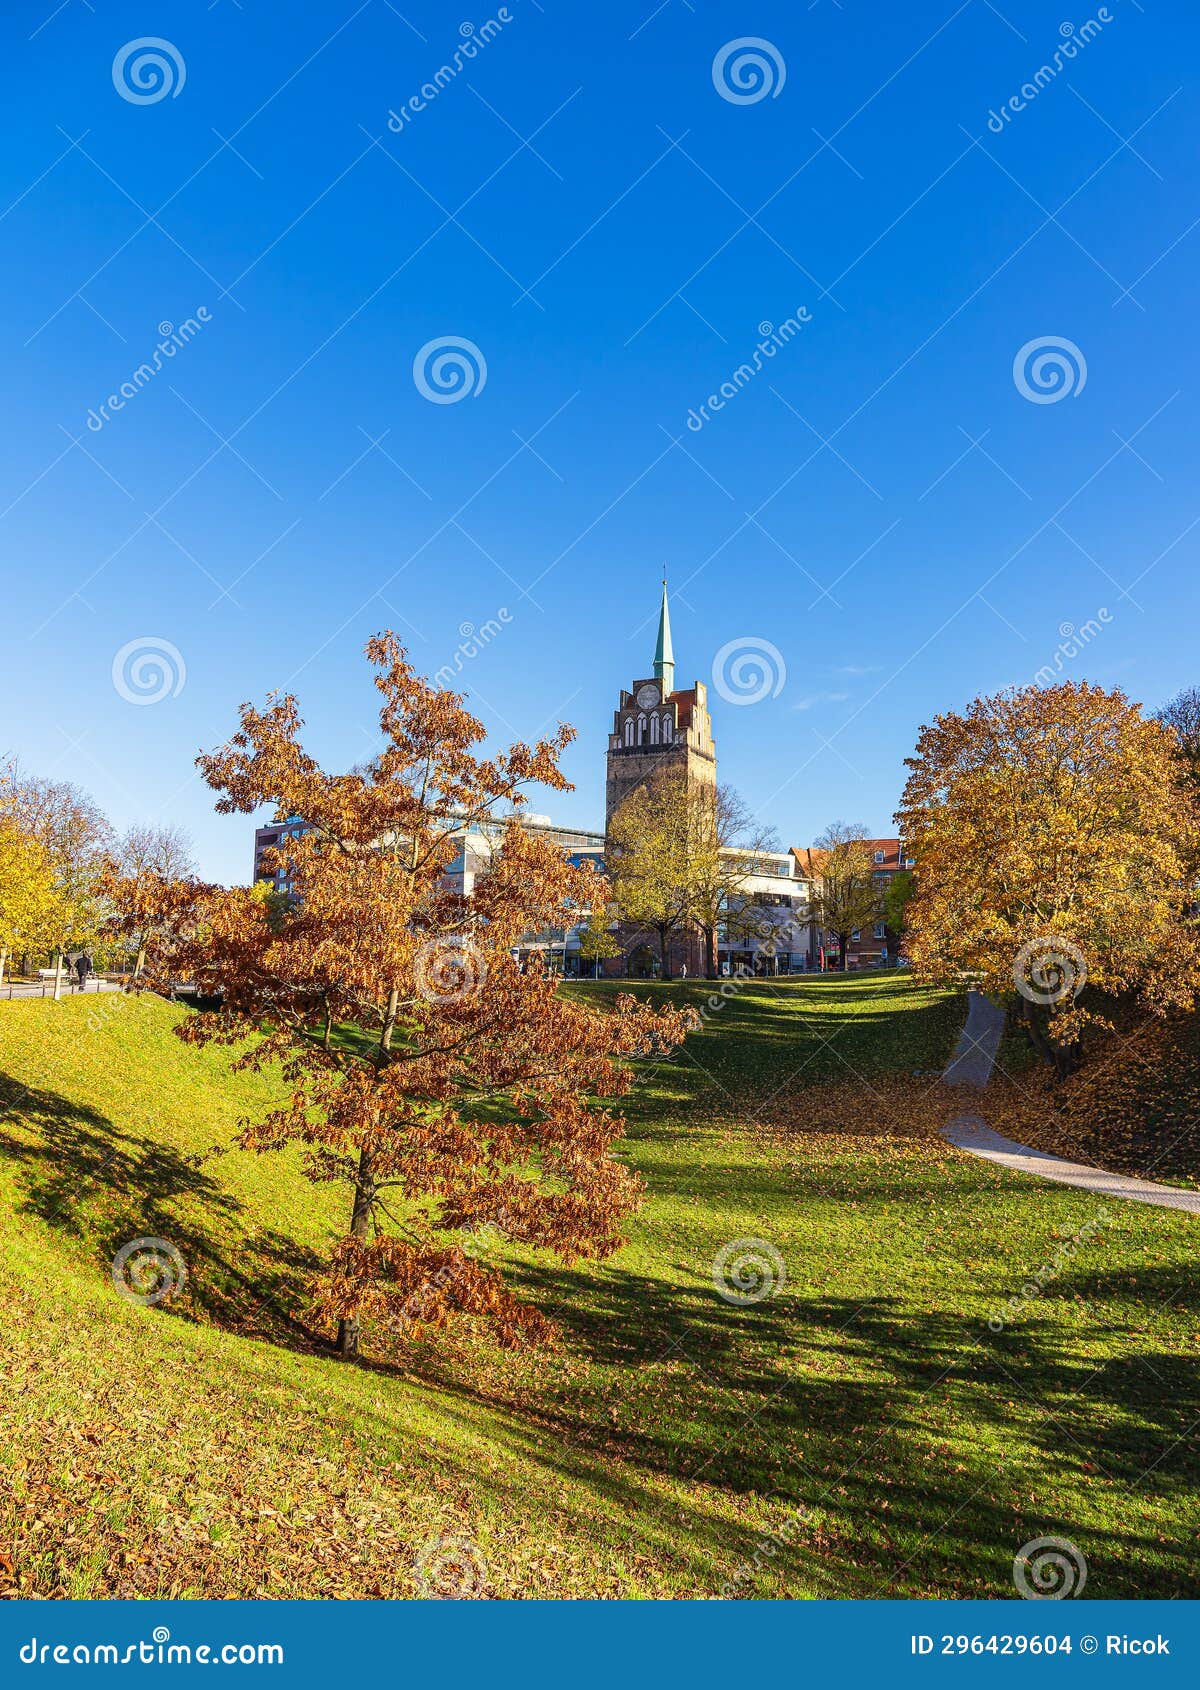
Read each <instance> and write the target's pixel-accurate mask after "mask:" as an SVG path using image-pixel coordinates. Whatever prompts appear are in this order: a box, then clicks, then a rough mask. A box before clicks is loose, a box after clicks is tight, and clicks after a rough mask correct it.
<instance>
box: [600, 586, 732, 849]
mask: <svg viewBox="0 0 1200 1690" xmlns="http://www.w3.org/2000/svg"><path fill="white" fill-rule="evenodd" d="M664 770H670V771H672V772H674V771H678V772H680V773H681V774H683V775H684V777H685V778H686V780H687V782H688V784H689V785H692V784H699V783H700V782H705V783H707V784H708V785H709V786H714V785H715V784H716V779H717V749H716V746H715V745H714V744H713V736H712V722H711V720H710V719H709V714H708V689H707V688H706V687H705V685H704V683H703V681H695V682H694V683H693V684H692V685H691V686H690V687H689V688H688V689H687V690H686V692H676V691H675V654H674V651H673V649H672V646H671V614H670V611H669V609H668V607H667V583H666V581H665V580H664V581H663V590H662V607H661V609H660V610H659V613H658V644H657V645H656V647H655V650H654V673H653V675H648V676H646V678H645V679H644V680H640V681H634V683H633V687H632V689H631V690H630V691H629V692H625V691H624V690H622V692H621V702H620V703H619V704H618V706H617V709H616V713H615V715H614V717H613V731H612V733H611V734H610V735H609V740H608V780H607V783H606V787H605V805H604V826H605V831H606V832H607V831H608V826H609V823H610V822H611V821H612V818H613V814H614V813H615V811H617V810H618V809H619V808H620V807H621V805H622V804H623V803H624V801H625V799H626V798H627V797H628V796H629V794H630V793H631V792H633V791H634V790H635V789H636V788H637V787H639V786H642V785H644V784H645V782H646V781H648V780H650V779H651V778H652V777H653V776H654V775H656V774H658V773H659V772H660V771H664Z"/></svg>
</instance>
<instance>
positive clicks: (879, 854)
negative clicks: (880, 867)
mask: <svg viewBox="0 0 1200 1690" xmlns="http://www.w3.org/2000/svg"><path fill="white" fill-rule="evenodd" d="M875 861H876V862H877V863H881V862H883V861H884V852H882V851H876V853H875Z"/></svg>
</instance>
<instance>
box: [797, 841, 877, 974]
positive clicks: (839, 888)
mask: <svg viewBox="0 0 1200 1690" xmlns="http://www.w3.org/2000/svg"><path fill="white" fill-rule="evenodd" d="M809 857H810V861H811V864H812V867H813V869H814V871H815V872H816V875H817V880H816V883H815V886H814V888H813V903H812V915H813V919H814V920H815V921H816V923H817V925H818V926H819V927H822V928H824V930H825V931H826V932H827V933H832V934H833V936H834V938H835V939H836V940H837V941H838V944H839V946H840V947H841V953H842V968H843V969H844V970H845V969H848V968H849V967H850V942H851V939H852V937H853V935H854V934H855V933H856V932H858V931H859V930H861V929H862V928H864V927H866V926H868V925H869V924H870V923H872V922H875V921H878V920H879V917H880V912H881V898H882V895H881V893H880V889H879V886H878V884H877V883H876V879H875V865H874V859H873V857H872V853H871V848H870V845H869V843H868V840H867V830H866V828H865V827H864V826H863V825H862V823H861V822H832V823H831V824H830V825H829V827H827V828H826V829H825V832H824V833H823V834H822V835H821V837H820V838H819V839H818V840H817V842H816V845H815V847H814V849H813V850H812V851H811V852H810V853H809Z"/></svg>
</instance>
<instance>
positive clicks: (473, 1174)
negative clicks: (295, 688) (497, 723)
mask: <svg viewBox="0 0 1200 1690" xmlns="http://www.w3.org/2000/svg"><path fill="white" fill-rule="evenodd" d="M367 654H368V657H369V658H370V661H371V663H372V664H373V665H374V667H375V670H376V676H375V684H376V687H377V688H378V690H379V692H380V694H381V696H382V701H383V702H382V707H381V710H380V718H379V719H380V727H381V729H382V734H383V740H384V749H383V750H382V751H381V752H380V753H379V754H378V756H376V757H375V758H374V759H373V760H372V761H371V762H370V763H369V764H368V765H367V766H366V767H365V768H363V769H358V770H354V771H352V772H351V773H349V774H332V773H328V772H326V771H325V770H323V769H322V768H321V767H320V766H319V765H318V764H317V762H316V761H315V760H314V759H313V758H312V757H311V756H310V755H309V754H308V753H307V752H306V751H305V750H304V748H303V745H302V744H301V740H300V730H301V727H302V722H301V718H300V714H299V708H298V705H297V702H296V700H295V698H294V697H292V696H290V695H288V696H283V697H280V696H277V695H273V696H272V697H271V698H270V699H269V700H268V703H267V706H266V708H265V709H262V710H259V709H256V708H255V707H253V706H251V705H243V707H242V709H241V725H240V728H239V730H238V731H237V732H236V733H235V734H234V736H233V738H232V739H231V740H230V741H229V742H228V743H227V744H226V745H224V746H222V747H220V748H219V749H217V750H215V751H213V752H212V753H210V754H207V755H205V756H202V757H201V758H200V759H199V766H200V768H201V770H202V772H203V774H204V777H205V779H206V780H207V781H208V783H209V785H210V786H212V787H213V789H214V790H215V791H216V792H217V793H218V794H219V797H218V800H217V808H218V809H219V810H221V811H224V812H250V811H253V810H255V809H257V808H259V807H260V806H261V805H263V804H269V805H271V806H272V808H273V810H274V813H275V816H276V818H277V820H280V821H283V820H285V819H293V818H294V819H296V820H297V821H298V823H299V824H300V825H299V826H298V827H294V828H290V829H288V830H287V833H286V836H285V837H284V838H283V839H282V840H281V842H280V844H279V845H278V846H277V847H276V848H275V849H274V850H273V851H272V852H271V853H270V855H269V857H268V860H267V865H266V866H267V867H268V869H269V870H278V869H282V870H283V871H284V873H285V874H286V878H287V882H288V884H289V886H290V887H291V890H292V896H291V898H290V899H289V900H288V902H287V903H286V905H282V906H281V904H280V901H279V900H278V899H275V900H272V899H271V898H269V897H268V896H267V895H266V888H265V884H260V886H259V887H257V888H250V889H244V888H238V889H232V890H222V889H219V888H216V887H201V886H198V885H196V884H195V883H191V882H186V881H177V882H175V883H173V885H174V890H175V896H176V897H177V899H178V901H179V904H180V906H181V908H180V909H178V910H177V911H176V914H175V918H174V919H173V920H172V922H171V923H170V924H169V927H168V928H165V929H160V933H159V935H158V936H156V937H154V938H152V939H151V941H150V945H149V954H148V966H147V978H149V979H153V978H154V974H155V971H156V970H159V971H161V970H167V971H175V972H184V971H186V972H187V973H188V974H190V975H193V976H194V977H195V979H196V981H197V983H198V984H199V985H200V986H201V987H202V989H203V990H204V992H205V993H206V994H209V993H211V994H214V995H217V996H219V998H220V1003H221V1007H220V1008H219V1009H217V1010H213V1011H209V1012H206V1013H202V1014H198V1015H196V1016H193V1017H190V1018H189V1019H188V1020H187V1021H186V1022H185V1023H184V1024H183V1025H182V1026H181V1028H180V1029H179V1032H180V1036H181V1037H182V1038H184V1039H185V1040H187V1041H189V1042H193V1043H198V1044H208V1043H216V1044H221V1045H228V1046H240V1047H243V1048H242V1050H241V1054H240V1055H239V1056H238V1057H237V1059H236V1065H237V1066H239V1067H248V1068H255V1069H258V1068H262V1067H264V1066H266V1065H268V1064H273V1063H278V1064H279V1065H280V1067H281V1070H282V1073H283V1076H284V1078H285V1080H286V1082H287V1085H288V1087H289V1091H290V1096H289V1098H288V1100H287V1101H285V1102H284V1103H283V1104H281V1105H280V1106H279V1107H278V1108H275V1109H272V1110H270V1111H269V1112H268V1113H267V1114H266V1115H264V1116H263V1118H262V1119H260V1120H256V1121H253V1122H251V1123H250V1124H249V1125H248V1126H247V1127H246V1129H245V1132H244V1135H243V1139H242V1143H243V1144H244V1146H245V1147H246V1148H249V1149H252V1150H257V1151H263V1152H267V1151H272V1150H275V1149H278V1148H279V1147H281V1146H282V1145H285V1144H288V1143H293V1142H295V1143H299V1144H300V1145H302V1146H303V1147H304V1151H305V1168H306V1172H307V1173H308V1176H309V1177H310V1178H311V1179H313V1180H315V1181H319V1182H337V1183H339V1184H341V1185H343V1186H344V1187H345V1188H346V1189H347V1194H348V1211H349V1212H348V1215H347V1224H346V1228H345V1231H344V1233H343V1235H342V1236H341V1237H340V1238H339V1240H338V1241H337V1243H336V1244H335V1246H334V1248H333V1250H332V1253H331V1256H330V1260H329V1262H328V1264H327V1267H326V1268H325V1270H324V1271H323V1272H322V1273H321V1274H320V1276H319V1279H318V1282H317V1285H316V1287H315V1301H314V1307H315V1313H316V1317H317V1319H318V1320H319V1321H320V1322H321V1323H322V1324H323V1325H326V1326H327V1328H328V1329H330V1330H332V1329H333V1328H334V1327H336V1328H337V1333H338V1340H337V1341H338V1348H339V1350H340V1353H341V1354H342V1355H343V1356H347V1357H350V1356H354V1355H355V1354H357V1353H358V1350H359V1345H360V1333H361V1332H362V1330H363V1329H364V1328H366V1329H368V1330H375V1331H377V1332H380V1333H383V1332H390V1333H392V1334H394V1335H395V1334H401V1335H402V1334H403V1333H405V1332H407V1331H408V1330H410V1329H411V1327H412V1326H414V1325H415V1324H418V1323H421V1322H428V1323H433V1324H441V1323H443V1322H444V1321H445V1320H446V1319H447V1318H448V1317H449V1315H450V1314H452V1313H456V1312H457V1313H460V1314H466V1315H471V1316H477V1317H481V1318H482V1319H484V1320H486V1321H487V1322H489V1323H490V1324H491V1326H492V1327H493V1328H494V1330H495V1332H496V1333H497V1335H498V1336H499V1338H500V1339H501V1341H502V1342H505V1343H518V1342H520V1341H522V1340H525V1339H530V1338H535V1337H539V1336H544V1335H546V1333H547V1330H548V1328H547V1323H546V1321H545V1319H544V1318H543V1317H542V1316H541V1315H540V1314H539V1313H538V1312H537V1311H536V1310H535V1309H533V1308H532V1307H531V1306H530V1305H528V1304H526V1303H524V1302H522V1301H521V1300H520V1299H518V1298H517V1297H516V1296H515V1295H514V1293H513V1292H512V1291H511V1289H510V1288H509V1287H508V1286H507V1284H506V1283H505V1280H504V1277H503V1273H502V1271H501V1269H500V1268H499V1267H495V1266H489V1265H487V1264H486V1263H485V1262H483V1261H481V1260H480V1259H479V1253H480V1252H479V1248H478V1244H479V1239H480V1237H481V1236H486V1237H487V1238H488V1239H490V1240H493V1241H495V1242H503V1241H505V1240H512V1241H514V1242H516V1243H519V1244H521V1245H525V1246H528V1247H532V1248H535V1249H539V1250H549V1251H552V1252H553V1253H555V1254H556V1255H558V1256H559V1257H560V1258H561V1259H563V1260H567V1261H569V1260H571V1259H572V1258H574V1257H577V1256H595V1257H603V1256H607V1255H609V1254H611V1253H612V1252H613V1251H614V1250H616V1249H617V1248H618V1246H619V1245H620V1243H621V1241H622V1227H623V1224H624V1222H625V1221H626V1219H627V1218H628V1216H629V1215H630V1214H631V1213H632V1211H633V1210H634V1208H635V1207H636V1206H637V1204H638V1202H639V1200H640V1192H641V1187H640V1182H639V1181H638V1180H637V1179H636V1178H635V1177H634V1175H633V1174H631V1173H630V1171H629V1170H628V1169H627V1168H626V1167H625V1165H624V1164H623V1163H622V1162H620V1161H618V1160H617V1159H616V1158H615V1157H614V1155H613V1145H614V1143H615V1141H616V1140H617V1139H618V1138H619V1137H620V1135H621V1132H622V1129H623V1120H622V1117H621V1116H620V1114H618V1113H617V1112H616V1111H615V1109H614V1108H613V1107H612V1104H613V1103H614V1101H615V1100H617V1099H619V1098H620V1097H621V1096H622V1095H623V1094H624V1093H625V1092H626V1091H627V1089H628V1087H629V1085H630V1083H631V1077H632V1075H631V1068H630V1063H631V1061H632V1060H633V1059H636V1058H639V1057H644V1056H649V1055H652V1054H658V1053H664V1052H667V1051H669V1050H671V1049H672V1048H673V1047H674V1046H675V1045H677V1044H678V1043H679V1042H680V1041H681V1040H682V1038H683V1037H684V1034H685V1031H686V1028H687V1026H688V1025H689V1018H688V1017H687V1016H686V1015H684V1014H681V1013H678V1012H675V1011H669V1010H665V1011H661V1012H659V1011H655V1010H653V1009H651V1008H649V1007H645V1006H639V1005H637V1004H636V1003H635V1002H634V1000H633V999H632V998H631V997H628V996H622V997H621V998H620V999H618V1002H617V1004H616V1006H615V1013H612V1014H606V1013H600V1012H598V1011H595V1010H591V1009H589V1008H588V1007H586V1006H585V1005H582V1004H580V1003H578V1002H576V1001H573V1000H572V999H571V998H569V997H565V996H564V995H563V994H562V992H561V991H560V990H559V982H558V981H556V980H555V979H553V978H550V977H547V975H546V974H545V973H544V971H543V969H542V968H541V967H540V966H539V964H538V963H537V962H536V961H535V962H533V963H531V964H530V965H529V966H528V967H527V969H526V971H525V972H524V973H522V971H521V969H520V968H519V966H518V964H517V962H516V961H515V960H514V957H513V955H512V951H513V948H514V947H515V946H516V945H517V943H518V941H519V940H520V939H521V937H522V936H523V935H524V934H527V933H529V932H531V931H540V930H543V929H546V928H551V927H559V928H561V927H562V926H564V924H567V925H569V924H570V923H571V922H572V921H573V920H576V919H577V917H578V911H579V910H580V909H581V908H587V907H591V906H592V904H593V903H594V902H596V884H595V876H594V873H593V871H592V870H591V869H590V868H587V867H585V868H576V867H573V866H572V865H571V864H570V863H569V862H568V861H567V860H566V858H565V857H564V855H563V854H562V852H561V851H560V850H558V848H557V847H556V846H555V845H554V843H553V842H552V841H549V840H546V839H544V838H541V837H539V836H538V834H537V833H536V831H535V830H532V829H526V828H524V827H522V825H521V821H520V814H519V812H520V807H521V806H522V805H523V804H524V802H525V793H524V789H525V788H526V787H527V786H528V785H529V784H530V783H540V784H542V785H545V786H548V787H550V788H552V789H554V790H556V791H561V790H564V789H566V788H567V786H568V782H567V781H566V779H565V777H564V776H563V774H562V773H561V771H560V769H559V756H560V754H561V752H562V750H563V749H564V747H565V746H566V745H568V744H569V743H570V741H571V739H572V738H573V737H574V734H573V730H572V729H570V728H569V727H565V726H561V727H560V728H559V729H558V731H557V733H556V734H555V735H554V736H553V737H552V738H550V739H543V740H539V741H538V742H537V743H536V744H535V745H532V746H529V745H525V744H521V743H518V744H515V745H513V746H512V747H510V748H509V749H508V750H507V751H505V752H503V753H500V754H497V755H495V756H491V757H488V756H483V755H481V754H480V751H479V750H478V747H479V745H480V742H481V741H482V739H483V728H482V725H481V724H480V723H479V722H478V721H477V720H476V719H475V718H474V717H473V716H471V715H470V714H469V713H468V712H467V710H466V709H465V708H464V705H463V700H462V698H461V696H460V695H458V694H453V693H449V692H445V691H439V690H436V689H435V688H433V687H431V686H430V685H428V684H427V683H426V682H425V681H424V680H422V679H421V678H419V677H418V676H417V674H416V673H415V671H414V670H413V669H412V667H411V666H410V665H409V663H408V662H407V660H406V658H405V654H404V651H403V648H402V647H401V646H400V645H399V644H398V642H397V641H396V640H395V638H394V637H393V636H392V635H391V634H384V635H380V636H378V637H376V638H375V639H373V640H371V642H370V643H369V645H368V647H367ZM514 807H515V810H516V814H514V815H510V817H509V819H508V820H507V821H505V822H503V823H502V824H501V823H499V822H496V823H495V825H497V826H498V827H502V837H501V840H500V843H499V846H498V848H497V850H496V851H495V853H494V854H493V856H492V858H491V861H490V864H489V866H488V868H487V871H486V872H485V873H483V874H481V875H480V877H479V879H478V880H477V882H476V884H475V888H474V890H473V892H472V893H471V894H470V895H463V894H461V893H460V892H458V891H455V890H451V889H448V886H447V882H446V878H445V871H446V869H447V867H448V866H449V864H450V863H451V861H452V860H453V858H454V856H455V855H456V853H457V851H458V849H459V842H460V841H461V837H462V833H463V830H464V829H465V828H467V827H469V826H480V825H490V824H492V823H493V821H494V820H495V817H496V815H497V812H498V811H512V810H513V809H514ZM122 895H131V894H128V893H126V894H123V893H122V891H121V889H120V888H118V896H122ZM185 913H186V919H184V918H183V917H184V914H185ZM163 932H165V933H166V934H167V936H166V937H162V933H163ZM329 1017H332V1018H333V1020H335V1021H336V1023H337V1024H338V1025H339V1027H341V1028H344V1029H345V1036H344V1037H340V1038H339V1039H337V1040H336V1041H333V1042H332V1043H330V1042H329V1041H327V1040H326V1039H325V1038H324V1037H323V1036H322V1024H323V1023H324V1022H325V1021H326V1019H327V1018H329Z"/></svg>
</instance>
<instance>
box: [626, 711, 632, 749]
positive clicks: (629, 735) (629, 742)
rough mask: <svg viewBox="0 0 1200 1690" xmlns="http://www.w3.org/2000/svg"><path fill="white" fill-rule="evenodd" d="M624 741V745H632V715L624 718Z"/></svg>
mask: <svg viewBox="0 0 1200 1690" xmlns="http://www.w3.org/2000/svg"><path fill="white" fill-rule="evenodd" d="M625 743H626V745H632V744H633V717H632V716H627V717H626V719H625Z"/></svg>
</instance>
